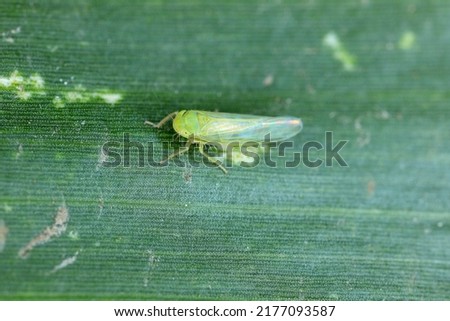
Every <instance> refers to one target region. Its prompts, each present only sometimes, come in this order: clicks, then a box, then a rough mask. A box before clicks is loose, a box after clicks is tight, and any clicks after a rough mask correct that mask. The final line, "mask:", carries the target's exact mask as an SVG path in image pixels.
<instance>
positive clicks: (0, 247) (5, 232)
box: [0, 220, 9, 253]
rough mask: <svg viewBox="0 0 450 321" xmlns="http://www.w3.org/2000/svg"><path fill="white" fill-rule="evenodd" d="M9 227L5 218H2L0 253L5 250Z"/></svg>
mask: <svg viewBox="0 0 450 321" xmlns="http://www.w3.org/2000/svg"><path fill="white" fill-rule="evenodd" d="M8 232H9V229H8V227H7V226H6V225H5V222H4V221H3V220H0V253H1V252H3V249H4V248H5V244H6V237H7V236H8Z"/></svg>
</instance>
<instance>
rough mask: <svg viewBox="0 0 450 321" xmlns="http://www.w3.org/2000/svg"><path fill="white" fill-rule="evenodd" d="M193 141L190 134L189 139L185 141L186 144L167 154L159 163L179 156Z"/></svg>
mask: <svg viewBox="0 0 450 321" xmlns="http://www.w3.org/2000/svg"><path fill="white" fill-rule="evenodd" d="M193 142H194V136H190V137H189V140H188V141H187V143H186V145H184V146H183V147H181V148H180V149H179V150H178V151H177V152H175V153H173V154H171V155H169V156H168V157H167V158H166V159H163V160H162V161H160V162H159V163H160V164H163V163H165V162H167V161H168V160H169V159H172V158H174V157H177V156H180V155H181V154H184V153H186V152H187V151H188V150H189V147H191V145H192V143H193Z"/></svg>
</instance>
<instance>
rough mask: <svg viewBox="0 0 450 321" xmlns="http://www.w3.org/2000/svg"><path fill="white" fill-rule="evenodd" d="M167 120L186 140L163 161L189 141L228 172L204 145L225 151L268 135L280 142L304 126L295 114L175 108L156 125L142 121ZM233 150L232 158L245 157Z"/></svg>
mask: <svg viewBox="0 0 450 321" xmlns="http://www.w3.org/2000/svg"><path fill="white" fill-rule="evenodd" d="M170 120H173V129H174V130H175V131H176V132H177V133H178V134H179V135H180V136H182V137H185V138H187V139H188V142H187V143H186V145H185V146H184V147H182V148H180V150H179V151H177V152H176V153H173V154H171V155H170V156H169V157H168V158H167V159H165V160H164V161H163V162H166V161H167V160H169V159H171V158H174V157H176V156H179V155H180V154H183V153H185V152H187V151H188V150H189V147H190V146H191V145H192V144H198V145H199V150H200V153H201V154H202V155H203V156H205V157H206V158H207V159H208V161H209V162H211V163H214V164H216V165H217V166H218V167H219V168H220V169H221V170H222V171H223V172H224V173H227V170H226V169H225V167H224V166H223V165H222V163H221V162H220V161H219V160H218V159H217V158H214V157H211V156H210V155H208V154H207V153H206V152H205V146H206V145H209V144H214V145H216V146H217V145H219V146H221V147H222V148H223V149H224V150H225V149H226V147H227V145H228V144H230V143H235V142H238V143H245V142H249V141H251V142H256V143H262V142H264V139H265V137H266V135H268V134H270V138H271V140H272V141H282V140H286V139H288V138H291V137H293V136H295V135H297V134H298V133H299V132H300V131H301V130H302V128H303V123H302V120H301V119H300V118H296V117H290V116H284V117H268V116H254V115H241V114H230V113H220V112H211V111H200V110H181V111H176V112H173V113H171V114H169V115H167V116H166V117H164V118H163V119H162V120H161V121H160V122H159V123H157V124H155V123H152V122H150V121H146V122H145V124H147V125H151V126H153V127H155V128H160V127H161V126H163V125H164V124H165V123H167V122H168V121H170ZM233 152H235V153H237V156H235V159H242V158H243V157H244V158H245V156H243V155H242V154H239V151H236V150H233Z"/></svg>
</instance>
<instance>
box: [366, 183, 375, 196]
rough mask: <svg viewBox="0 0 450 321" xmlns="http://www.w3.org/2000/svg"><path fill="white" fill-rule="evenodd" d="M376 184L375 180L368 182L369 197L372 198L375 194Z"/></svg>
mask: <svg viewBox="0 0 450 321" xmlns="http://www.w3.org/2000/svg"><path fill="white" fill-rule="evenodd" d="M376 186H377V185H376V183H375V181H374V180H370V181H368V182H367V196H369V197H372V196H373V194H374V193H375V188H376Z"/></svg>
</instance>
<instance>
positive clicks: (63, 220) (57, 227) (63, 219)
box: [19, 206, 69, 259]
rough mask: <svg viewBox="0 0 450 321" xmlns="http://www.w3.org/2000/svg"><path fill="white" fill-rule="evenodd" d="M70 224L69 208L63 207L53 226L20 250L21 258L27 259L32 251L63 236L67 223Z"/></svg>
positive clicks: (57, 213) (59, 210)
mask: <svg viewBox="0 0 450 321" xmlns="http://www.w3.org/2000/svg"><path fill="white" fill-rule="evenodd" d="M68 222H69V211H68V210H67V207H65V206H61V207H60V208H59V209H58V212H56V215H55V222H54V223H53V225H51V226H47V227H46V228H45V229H44V230H43V231H42V232H41V233H40V234H39V235H37V236H36V237H34V238H33V239H32V240H31V241H30V242H28V244H27V245H25V246H24V247H22V248H21V249H20V250H19V256H20V257H21V258H22V259H25V258H26V257H27V256H28V255H29V253H30V251H31V250H32V249H33V248H34V247H36V246H38V245H41V244H45V243H47V242H48V241H50V240H51V239H52V238H55V237H58V236H61V234H62V233H64V232H65V231H66V228H67V223H68Z"/></svg>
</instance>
